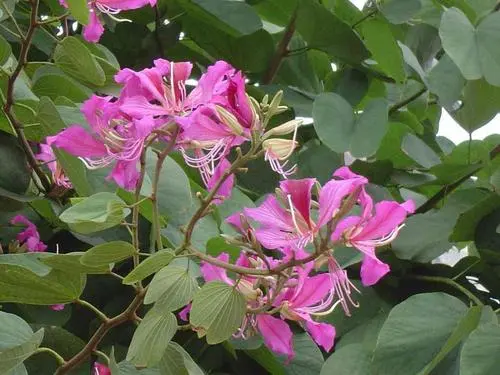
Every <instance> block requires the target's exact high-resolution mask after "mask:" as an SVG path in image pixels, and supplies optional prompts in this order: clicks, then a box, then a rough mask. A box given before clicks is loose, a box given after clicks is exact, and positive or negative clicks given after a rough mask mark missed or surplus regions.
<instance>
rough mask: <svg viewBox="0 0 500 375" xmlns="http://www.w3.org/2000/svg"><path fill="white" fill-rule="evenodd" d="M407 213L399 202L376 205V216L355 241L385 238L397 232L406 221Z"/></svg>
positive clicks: (385, 202) (384, 202)
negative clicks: (394, 231)
mask: <svg viewBox="0 0 500 375" xmlns="http://www.w3.org/2000/svg"><path fill="white" fill-rule="evenodd" d="M406 215H407V211H406V210H405V209H404V207H402V206H401V205H400V204H399V203H397V202H391V201H383V202H379V203H377V204H376V205H375V216H373V217H372V218H371V219H370V220H369V221H368V222H367V223H366V225H365V226H364V228H363V230H362V231H361V233H359V234H357V235H356V236H355V238H353V240H354V241H363V240H372V239H378V238H381V237H384V236H386V235H388V234H389V233H391V232H392V231H393V230H395V229H396V228H397V227H398V226H399V225H400V224H402V223H403V221H404V220H405V219H406Z"/></svg>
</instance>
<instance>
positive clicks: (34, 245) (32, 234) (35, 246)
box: [10, 215, 47, 252]
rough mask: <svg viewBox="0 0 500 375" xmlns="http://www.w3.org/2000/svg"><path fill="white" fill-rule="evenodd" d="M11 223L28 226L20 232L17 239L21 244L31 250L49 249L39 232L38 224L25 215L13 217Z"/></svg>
mask: <svg viewBox="0 0 500 375" xmlns="http://www.w3.org/2000/svg"><path fill="white" fill-rule="evenodd" d="M10 223H11V224H13V225H18V224H23V225H25V226H26V229H25V230H23V231H22V232H19V233H18V235H17V236H16V239H17V240H18V241H19V243H20V244H22V245H24V246H26V249H28V251H29V252H44V251H45V250H46V249H47V245H45V244H44V243H43V242H42V241H41V240H40V234H39V233H38V230H37V228H36V225H35V224H33V223H32V222H31V221H29V220H28V219H27V218H26V217H25V216H23V215H16V216H14V217H13V218H12V219H11V221H10Z"/></svg>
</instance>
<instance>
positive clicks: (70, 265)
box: [41, 252, 109, 274]
mask: <svg viewBox="0 0 500 375" xmlns="http://www.w3.org/2000/svg"><path fill="white" fill-rule="evenodd" d="M84 254H85V253H82V252H75V253H69V254H55V255H49V256H47V257H43V258H42V259H41V261H42V262H43V263H44V264H46V265H48V266H50V267H52V268H54V269H57V270H61V271H66V272H80V273H85V274H105V273H109V264H100V265H97V266H88V265H85V264H83V263H82V262H81V258H82V256H83V255H84Z"/></svg>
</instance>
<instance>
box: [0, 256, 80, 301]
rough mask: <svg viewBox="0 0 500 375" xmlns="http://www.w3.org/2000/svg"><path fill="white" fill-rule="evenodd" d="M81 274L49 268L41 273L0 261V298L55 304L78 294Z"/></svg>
mask: <svg viewBox="0 0 500 375" xmlns="http://www.w3.org/2000/svg"><path fill="white" fill-rule="evenodd" d="M85 280H86V279H85V276H83V275H81V274H80V273H76V272H74V273H67V272H63V271H59V270H52V271H51V272H50V273H49V274H48V275H47V276H44V277H41V276H38V275H37V274H35V273H33V272H31V271H29V270H27V269H26V268H23V267H20V266H14V265H9V264H0V301H2V302H18V303H29V304H33V305H55V304H58V303H68V302H71V301H73V300H75V299H76V298H78V297H80V294H81V293H82V291H83V288H84V287H85Z"/></svg>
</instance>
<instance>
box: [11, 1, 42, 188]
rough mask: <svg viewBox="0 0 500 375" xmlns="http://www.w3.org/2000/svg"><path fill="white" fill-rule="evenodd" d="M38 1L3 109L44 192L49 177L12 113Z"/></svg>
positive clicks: (34, 24)
mask: <svg viewBox="0 0 500 375" xmlns="http://www.w3.org/2000/svg"><path fill="white" fill-rule="evenodd" d="M38 1H39V0H30V3H31V14H30V26H29V28H28V32H27V33H26V35H25V36H24V38H22V40H21V41H22V43H21V50H20V52H19V58H18V61H17V66H16V68H15V69H14V72H13V73H12V75H11V76H10V77H9V79H8V81H7V94H6V98H5V104H4V106H3V109H4V112H5V115H6V116H7V118H8V119H9V122H10V123H11V124H12V127H13V128H14V131H15V133H16V135H17V138H18V140H19V143H20V144H21V147H22V149H23V151H24V153H25V154H26V158H27V160H28V164H29V165H30V167H31V168H32V169H33V171H34V172H35V173H36V175H37V176H38V178H39V179H40V181H41V183H42V185H43V189H42V190H45V191H50V188H51V184H50V181H49V180H48V178H47V176H46V175H45V173H44V172H43V171H42V170H41V169H40V166H39V165H38V162H37V160H36V157H35V154H34V153H33V150H32V149H31V147H30V144H29V143H28V140H27V139H26V136H25V134H24V129H23V125H22V124H21V123H20V122H19V121H17V119H16V117H15V115H14V113H13V112H12V107H13V105H14V85H15V83H16V79H17V78H18V77H19V75H20V74H21V72H22V70H23V67H24V65H26V63H27V57H28V52H29V49H30V46H31V42H32V40H33V36H34V34H35V30H36V28H37V27H38V22H37V15H38Z"/></svg>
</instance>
